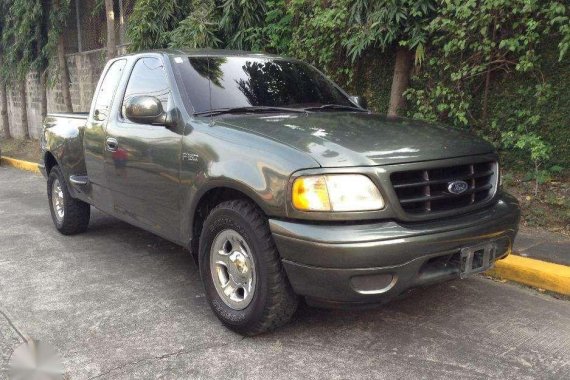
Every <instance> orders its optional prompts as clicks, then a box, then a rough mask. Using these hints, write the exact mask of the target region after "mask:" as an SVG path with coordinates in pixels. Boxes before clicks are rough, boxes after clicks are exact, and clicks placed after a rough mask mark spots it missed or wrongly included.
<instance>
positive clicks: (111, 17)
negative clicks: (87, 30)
mask: <svg viewBox="0 0 570 380" xmlns="http://www.w3.org/2000/svg"><path fill="white" fill-rule="evenodd" d="M105 13H106V14H107V59H111V58H114V57H115V53H116V51H117V42H116V41H115V11H114V10H113V0H105Z"/></svg>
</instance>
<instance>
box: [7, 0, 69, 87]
mask: <svg viewBox="0 0 570 380" xmlns="http://www.w3.org/2000/svg"><path fill="white" fill-rule="evenodd" d="M1 4H2V5H1V8H0V11H1V12H2V13H1V15H0V18H1V22H0V24H2V41H1V43H0V45H1V49H0V52H1V53H2V58H3V65H2V69H1V73H0V74H1V76H2V78H3V80H5V81H12V82H13V81H18V80H23V79H24V78H25V76H26V74H28V72H29V71H30V70H37V71H44V70H46V69H47V66H48V62H49V60H50V58H51V57H53V56H54V52H55V50H56V46H57V39H58V37H59V35H60V34H61V33H62V30H63V28H64V27H65V20H66V18H67V15H68V12H69V0H60V1H59V6H58V7H54V4H53V2H46V1H42V0H14V1H13V2H11V4H10V5H9V6H7V4H6V2H4V1H3V2H2V3H1Z"/></svg>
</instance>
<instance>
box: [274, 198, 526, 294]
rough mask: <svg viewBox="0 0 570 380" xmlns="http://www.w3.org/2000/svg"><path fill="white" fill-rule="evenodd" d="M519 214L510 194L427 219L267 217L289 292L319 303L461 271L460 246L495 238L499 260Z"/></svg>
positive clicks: (403, 286) (400, 289)
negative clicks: (304, 219)
mask: <svg viewBox="0 0 570 380" xmlns="http://www.w3.org/2000/svg"><path fill="white" fill-rule="evenodd" d="M519 219H520V209H519V206H518V203H517V201H516V199H515V198H513V197H512V196H510V195H508V194H501V195H500V196H499V197H498V200H497V202H496V203H495V204H493V205H492V206H489V207H487V208H485V209H482V210H478V211H476V212H473V213H470V214H466V215H461V216H457V217H454V218H447V219H445V220H436V221H430V222H421V223H411V224H401V223H397V222H395V221H385V222H377V223H370V224H344V225H338V224H336V225H323V224H307V223H298V222H289V221H282V220H274V219H272V220H270V227H271V231H272V233H273V237H274V240H275V243H276V245H277V248H278V250H279V252H280V254H281V257H282V259H283V265H284V267H285V270H286V272H287V275H288V277H289V281H290V282H291V285H292V286H293V289H294V290H295V291H296V292H297V293H298V294H300V295H303V296H307V297H309V298H311V299H313V301H317V302H327V303H330V302H333V303H334V302H339V303H356V304H359V303H379V302H385V301H388V300H390V299H392V298H395V297H397V296H399V295H400V294H402V293H403V292H405V291H406V290H408V289H409V288H412V287H417V286H424V285H428V284H432V283H436V282H441V281H445V280H449V279H453V278H457V277H458V276H459V266H458V265H456V264H457V258H458V255H459V252H460V250H461V249H462V248H465V247H470V246H474V245H478V244H481V243H486V242H495V243H496V245H497V247H498V249H499V252H498V253H497V255H496V257H497V258H502V257H505V256H506V255H507V254H508V253H509V251H510V247H511V246H512V243H513V241H514V238H515V235H516V233H517V229H518V223H519Z"/></svg>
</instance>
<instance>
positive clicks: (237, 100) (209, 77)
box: [173, 57, 354, 113]
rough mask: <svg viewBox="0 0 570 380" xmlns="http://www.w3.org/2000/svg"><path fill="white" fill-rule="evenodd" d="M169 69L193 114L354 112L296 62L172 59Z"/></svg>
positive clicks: (340, 96)
mask: <svg viewBox="0 0 570 380" xmlns="http://www.w3.org/2000/svg"><path fill="white" fill-rule="evenodd" d="M173 64H174V65H175V67H177V68H178V69H179V72H180V75H181V77H182V82H183V85H184V87H185V89H186V93H187V95H188V97H189V100H190V103H191V104H192V106H193V108H194V112H195V113H200V112H205V111H210V110H220V109H228V108H237V107H287V108H306V107H318V106H322V105H330V104H336V105H341V106H348V107H354V105H353V104H352V103H351V102H350V101H349V100H348V98H347V97H346V96H345V95H344V94H343V93H342V92H341V91H340V90H339V89H338V88H337V87H336V86H335V85H334V84H333V83H332V82H331V81H329V80H328V79H327V78H325V77H324V76H323V75H322V74H321V73H319V72H318V71H317V70H316V69H314V68H313V67H311V66H310V65H308V64H305V63H303V62H299V61H294V60H285V59H279V58H277V59H274V58H252V57H186V58H184V59H181V58H180V57H175V58H174V62H173ZM210 87H211V89H210ZM210 91H211V94H212V97H211V100H210V99H209V97H208V94H209V93H210Z"/></svg>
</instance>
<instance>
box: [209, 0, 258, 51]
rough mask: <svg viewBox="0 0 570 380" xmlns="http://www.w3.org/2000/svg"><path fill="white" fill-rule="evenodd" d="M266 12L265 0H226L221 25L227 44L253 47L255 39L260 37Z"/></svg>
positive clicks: (247, 47) (234, 46)
mask: <svg viewBox="0 0 570 380" xmlns="http://www.w3.org/2000/svg"><path fill="white" fill-rule="evenodd" d="M266 12H267V5H266V2H265V1H264V0H225V1H224V2H223V4H222V17H221V19H220V26H221V29H222V30H223V32H224V36H225V38H226V46H227V47H228V48H232V49H240V50H242V49H243V50H247V49H251V47H252V45H253V41H255V40H257V39H259V33H260V31H261V30H260V29H261V28H262V27H263V25H264V21H265V13H266Z"/></svg>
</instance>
